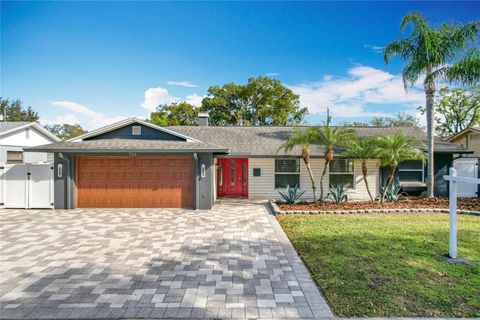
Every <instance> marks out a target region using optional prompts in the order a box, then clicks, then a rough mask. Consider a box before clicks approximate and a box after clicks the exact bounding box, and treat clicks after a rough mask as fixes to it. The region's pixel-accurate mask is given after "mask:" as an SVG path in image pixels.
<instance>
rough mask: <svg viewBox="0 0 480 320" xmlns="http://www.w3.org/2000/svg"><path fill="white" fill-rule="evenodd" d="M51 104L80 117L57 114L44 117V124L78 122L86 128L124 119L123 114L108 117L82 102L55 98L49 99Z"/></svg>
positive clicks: (95, 127) (89, 128)
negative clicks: (50, 117)
mask: <svg viewBox="0 0 480 320" xmlns="http://www.w3.org/2000/svg"><path fill="white" fill-rule="evenodd" d="M50 103H51V104H52V105H53V106H56V107H61V108H64V109H67V110H70V111H74V112H76V113H78V115H79V116H80V117H77V115H74V114H66V115H58V116H56V117H55V120H49V119H44V120H43V121H44V122H45V123H46V124H64V123H68V124H76V123H78V124H80V125H81V126H82V127H83V128H85V129H87V130H92V129H97V128H99V127H103V126H105V125H108V124H111V123H114V122H117V121H120V120H123V119H125V118H126V117H124V116H114V117H108V116H106V115H105V114H103V113H101V112H97V111H94V110H92V109H91V108H88V107H86V106H84V105H82V104H79V103H76V102H72V101H66V100H56V101H50Z"/></svg>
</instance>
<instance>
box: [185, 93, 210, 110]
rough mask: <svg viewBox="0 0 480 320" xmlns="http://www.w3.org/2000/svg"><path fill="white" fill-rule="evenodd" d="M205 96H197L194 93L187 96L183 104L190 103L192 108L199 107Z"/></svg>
mask: <svg viewBox="0 0 480 320" xmlns="http://www.w3.org/2000/svg"><path fill="white" fill-rule="evenodd" d="M205 97H206V96H199V95H198V94H196V93H194V94H191V95H189V96H187V97H186V98H185V102H186V103H190V104H191V105H194V106H197V107H199V106H201V105H202V100H203V98H205Z"/></svg>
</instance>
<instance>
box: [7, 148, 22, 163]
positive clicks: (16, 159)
mask: <svg viewBox="0 0 480 320" xmlns="http://www.w3.org/2000/svg"><path fill="white" fill-rule="evenodd" d="M7 163H23V152H22V151H7Z"/></svg>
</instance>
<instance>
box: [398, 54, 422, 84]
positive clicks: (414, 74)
mask: <svg viewBox="0 0 480 320" xmlns="http://www.w3.org/2000/svg"><path fill="white" fill-rule="evenodd" d="M425 68H426V61H425V60H420V59H418V60H411V61H410V62H409V63H408V64H407V65H406V66H405V67H404V68H403V70H402V80H403V87H404V88H405V90H409V89H410V88H411V87H413V85H414V84H415V82H417V81H418V79H419V78H420V76H421V75H422V74H424V72H425Z"/></svg>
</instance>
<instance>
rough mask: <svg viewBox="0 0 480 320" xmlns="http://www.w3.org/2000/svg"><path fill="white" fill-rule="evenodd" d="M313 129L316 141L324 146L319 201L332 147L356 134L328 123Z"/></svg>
mask: <svg viewBox="0 0 480 320" xmlns="http://www.w3.org/2000/svg"><path fill="white" fill-rule="evenodd" d="M314 130H315V133H316V134H315V135H316V141H317V143H318V144H320V145H324V146H325V154H324V158H325V167H324V168H323V172H322V176H321V178H320V201H322V200H323V179H324V177H325V174H326V173H327V168H328V165H329V163H330V161H332V159H333V156H334V152H333V148H334V147H344V146H346V145H347V144H348V142H349V141H351V140H352V139H355V138H356V134H355V131H353V130H352V129H349V128H346V127H330V126H328V125H324V126H322V127H315V128H314Z"/></svg>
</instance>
